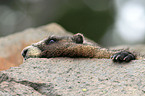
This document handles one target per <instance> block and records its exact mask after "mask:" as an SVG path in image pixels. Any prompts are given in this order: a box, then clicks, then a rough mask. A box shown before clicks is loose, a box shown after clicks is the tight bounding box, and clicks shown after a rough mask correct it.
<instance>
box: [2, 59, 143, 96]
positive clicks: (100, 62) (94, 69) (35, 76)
mask: <svg viewBox="0 0 145 96" xmlns="http://www.w3.org/2000/svg"><path fill="white" fill-rule="evenodd" d="M2 75H6V76H7V79H6V80H4V81H3V82H2V83H1V85H0V91H1V92H4V93H9V94H11V95H35V96H39V95H47V96H59V95H60V96H101V95H102V96H143V95H145V78H144V77H145V61H143V60H134V61H132V62H131V63H128V64H114V63H113V62H112V61H111V60H110V59H89V58H50V59H45V58H42V59H38V58H35V59H28V60H26V61H25V62H24V63H23V64H22V65H20V66H19V67H13V68H11V69H9V70H6V71H2V72H1V76H2ZM3 77H4V76H3ZM31 83H32V84H31ZM33 83H34V84H33ZM19 90H21V91H19ZM4 93H3V94H4Z"/></svg>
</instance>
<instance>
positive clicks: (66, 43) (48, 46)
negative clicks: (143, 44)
mask: <svg viewBox="0 0 145 96" xmlns="http://www.w3.org/2000/svg"><path fill="white" fill-rule="evenodd" d="M22 56H23V57H24V58H25V59H27V58H54V57H72V58H77V57H83V58H107V59H109V58H110V57H112V59H113V61H114V62H129V61H131V60H134V59H135V56H134V55H133V54H132V53H130V52H127V51H121V52H118V51H111V50H108V49H105V48H101V47H97V46H92V45H90V44H87V43H84V36H83V35H82V34H80V33H78V34H75V35H74V36H72V37H69V36H68V37H67V36H64V37H59V36H50V37H48V38H47V39H44V40H42V41H40V42H38V43H35V44H32V45H31V46H28V47H26V48H24V50H23V51H22Z"/></svg>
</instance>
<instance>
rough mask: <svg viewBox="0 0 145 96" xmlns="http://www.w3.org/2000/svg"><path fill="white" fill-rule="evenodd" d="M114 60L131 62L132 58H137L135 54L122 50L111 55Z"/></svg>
mask: <svg viewBox="0 0 145 96" xmlns="http://www.w3.org/2000/svg"><path fill="white" fill-rule="evenodd" d="M111 59H112V60H113V62H119V63H121V62H130V61H131V60H135V56H134V55H133V54H132V53H130V52H127V51H121V52H119V53H116V54H114V55H113V56H111Z"/></svg>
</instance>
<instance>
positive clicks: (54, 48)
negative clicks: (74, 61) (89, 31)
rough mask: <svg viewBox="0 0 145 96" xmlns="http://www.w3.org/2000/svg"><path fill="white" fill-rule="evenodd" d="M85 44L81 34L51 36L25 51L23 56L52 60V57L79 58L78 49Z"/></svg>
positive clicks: (25, 57)
mask: <svg viewBox="0 0 145 96" xmlns="http://www.w3.org/2000/svg"><path fill="white" fill-rule="evenodd" d="M83 42H84V36H83V35H82V34H80V33H77V34H75V35H73V36H72V37H69V36H64V37H59V36H50V37H48V38H46V39H44V40H42V41H40V42H38V43H34V44H32V45H31V46H28V47H26V48H24V49H23V51H22V56H23V57H24V59H27V58H51V57H79V56H80V54H79V52H78V50H77V48H78V47H79V46H80V45H82V44H83Z"/></svg>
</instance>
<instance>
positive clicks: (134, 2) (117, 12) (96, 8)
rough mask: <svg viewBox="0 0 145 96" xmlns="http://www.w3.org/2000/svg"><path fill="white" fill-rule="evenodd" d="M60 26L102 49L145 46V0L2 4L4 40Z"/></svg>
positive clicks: (39, 0) (0, 19)
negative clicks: (26, 31)
mask: <svg viewBox="0 0 145 96" xmlns="http://www.w3.org/2000/svg"><path fill="white" fill-rule="evenodd" d="M51 22H57V23H58V24H60V25H62V26H63V27H64V28H65V29H66V30H68V31H70V32H73V33H78V32H81V33H83V34H84V35H85V36H86V37H88V38H90V39H92V40H94V41H95V42H98V43H99V44H100V45H102V46H105V47H107V46H113V45H120V44H139V43H144V41H145V39H144V35H145V1H144V0H1V1H0V37H2V36H6V35H8V34H13V33H14V32H19V31H22V30H24V29H26V28H30V27H38V26H41V25H45V24H48V23H51Z"/></svg>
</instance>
